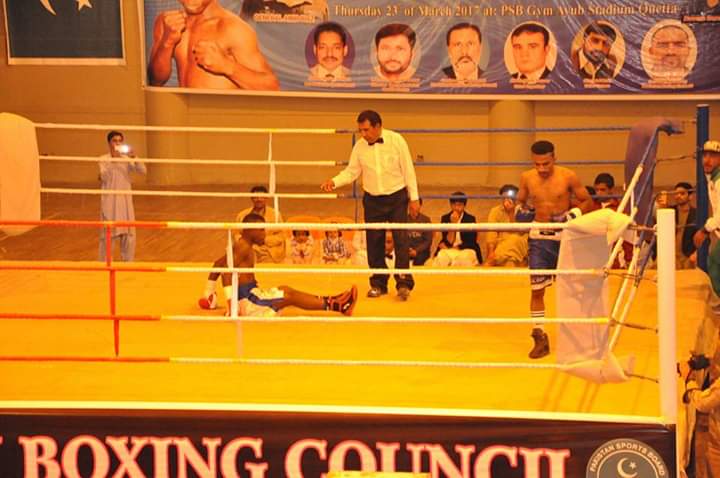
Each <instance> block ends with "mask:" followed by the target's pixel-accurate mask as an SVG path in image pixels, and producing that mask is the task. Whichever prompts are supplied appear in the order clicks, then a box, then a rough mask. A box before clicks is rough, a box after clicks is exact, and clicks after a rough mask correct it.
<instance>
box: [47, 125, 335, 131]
mask: <svg viewBox="0 0 720 478" xmlns="http://www.w3.org/2000/svg"><path fill="white" fill-rule="evenodd" d="M35 127H36V128H42V129H78V130H90V131H108V130H111V129H119V130H125V131H159V132H168V131H169V132H177V133H256V134H268V133H274V134H340V133H338V132H337V130H336V129H334V128H235V127H207V126H142V125H141V126H137V125H106V124H78V123H74V124H73V123H35ZM343 133H346V132H343Z"/></svg>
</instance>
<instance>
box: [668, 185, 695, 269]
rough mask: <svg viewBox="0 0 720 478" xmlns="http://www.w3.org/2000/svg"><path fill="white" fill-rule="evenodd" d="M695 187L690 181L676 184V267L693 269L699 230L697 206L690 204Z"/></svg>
mask: <svg viewBox="0 0 720 478" xmlns="http://www.w3.org/2000/svg"><path fill="white" fill-rule="evenodd" d="M691 191H693V187H692V186H691V185H690V184H689V183H685V182H680V183H677V184H676V185H675V193H674V196H675V207H674V208H673V209H675V223H676V224H677V230H676V232H675V234H676V237H675V268H676V269H693V268H694V267H695V264H694V263H693V260H692V256H693V254H695V244H693V236H694V235H695V232H697V229H698V228H697V225H696V224H695V222H696V219H695V208H694V207H692V206H691V205H690V193H691Z"/></svg>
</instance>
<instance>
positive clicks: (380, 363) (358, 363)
mask: <svg viewBox="0 0 720 478" xmlns="http://www.w3.org/2000/svg"><path fill="white" fill-rule="evenodd" d="M170 362H176V363H195V364H227V365H232V364H237V365H314V366H319V367H324V366H328V365H333V366H334V365H342V366H355V367H443V368H470V369H477V368H527V369H546V370H565V369H567V368H568V366H567V365H561V364H551V363H529V362H429V361H421V360H415V361H398V360H321V359H260V358H258V359H242V358H222V357H217V358H204V357H197V358H196V357H175V358H170Z"/></svg>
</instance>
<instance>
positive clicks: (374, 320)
mask: <svg viewBox="0 0 720 478" xmlns="http://www.w3.org/2000/svg"><path fill="white" fill-rule="evenodd" d="M160 320H161V321H163V320H167V321H180V322H254V323H289V322H302V323H327V324H355V323H362V324H408V323H416V324H459V325H477V324H509V325H512V324H519V325H525V324H540V323H541V324H607V323H608V322H609V319H608V318H607V317H596V318H587V317H582V318H579V317H568V318H551V317H550V318H542V319H534V318H532V317H518V318H512V317H344V316H343V317H334V316H333V317H324V316H282V315H276V316H273V317H253V316H242V317H234V318H231V317H221V316H207V315H163V316H160Z"/></svg>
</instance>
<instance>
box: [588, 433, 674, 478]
mask: <svg viewBox="0 0 720 478" xmlns="http://www.w3.org/2000/svg"><path fill="white" fill-rule="evenodd" d="M669 476H670V475H669V474H668V469H667V466H665V462H664V461H663V459H662V457H661V456H660V455H659V454H658V452H656V451H655V450H654V449H652V448H651V447H649V446H648V445H646V444H645V443H643V442H641V441H637V440H633V439H631V438H619V439H617V440H610V441H609V442H605V443H603V445H602V446H601V447H600V448H598V449H597V450H595V453H593V454H592V456H591V457H590V461H589V462H588V466H587V470H586V472H585V477H586V478H667V477H669Z"/></svg>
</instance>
